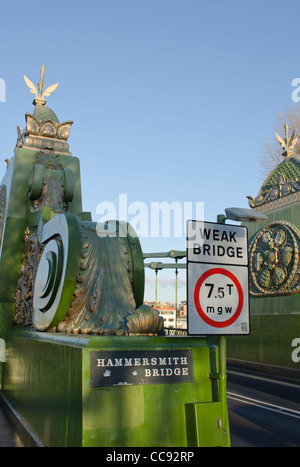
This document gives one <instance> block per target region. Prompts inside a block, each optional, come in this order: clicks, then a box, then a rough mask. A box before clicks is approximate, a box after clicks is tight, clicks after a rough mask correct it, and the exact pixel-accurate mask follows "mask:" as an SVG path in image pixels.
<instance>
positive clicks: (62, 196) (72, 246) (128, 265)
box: [0, 65, 163, 335]
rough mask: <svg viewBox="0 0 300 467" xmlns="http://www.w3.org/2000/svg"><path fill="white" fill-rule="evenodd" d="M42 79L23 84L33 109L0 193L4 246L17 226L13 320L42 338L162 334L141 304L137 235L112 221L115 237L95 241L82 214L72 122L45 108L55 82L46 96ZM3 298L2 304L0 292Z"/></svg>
mask: <svg viewBox="0 0 300 467" xmlns="http://www.w3.org/2000/svg"><path fill="white" fill-rule="evenodd" d="M44 75H45V67H44V65H42V67H41V75H40V80H39V81H38V85H37V87H36V86H35V85H34V84H33V83H32V82H31V81H30V80H29V79H28V78H27V77H24V78H25V81H26V84H27V85H28V86H29V88H30V90H31V92H32V93H33V94H35V99H34V101H33V104H34V106H35V110H34V114H33V115H31V114H28V113H27V114H26V128H25V130H24V131H23V132H22V130H21V129H20V127H19V128H18V141H17V145H16V148H15V155H14V157H13V158H12V159H11V160H10V161H9V162H10V163H9V164H8V168H7V175H6V177H5V178H4V181H3V182H2V185H1V186H0V204H1V206H0V224H1V225H0V240H1V231H2V230H3V235H2V237H3V242H5V243H9V242H10V243H11V244H12V245H13V241H12V239H13V238H15V237H16V231H14V232H13V231H12V229H10V221H9V218H10V216H12V217H14V216H15V217H17V218H19V217H20V218H21V219H22V222H21V223H20V225H19V226H18V235H19V238H18V241H17V242H16V243H15V245H14V246H12V247H13V248H14V250H15V251H16V252H17V254H18V260H17V261H16V262H15V263H14V269H13V271H14V273H13V274H12V275H13V277H12V288H13V287H15V290H16V292H15V318H14V321H15V323H16V324H18V325H21V326H34V327H35V328H36V329H37V330H39V331H46V330H52V331H56V332H65V333H73V334H78V333H82V334H100V335H102V334H106V335H107V334H108V335H128V334H159V333H161V331H162V327H163V318H161V317H160V316H159V313H158V311H157V310H154V309H152V308H150V307H147V306H144V305H143V298H144V262H143V253H142V250H141V246H140V243H139V240H138V238H137V236H136V234H135V232H133V229H132V228H131V227H130V226H129V225H128V224H124V223H118V222H117V223H116V231H115V235H111V234H110V233H108V234H107V235H99V226H98V225H97V223H96V222H92V220H91V216H90V213H82V208H81V190H80V186H81V184H80V173H79V161H78V159H76V158H74V157H70V156H71V153H70V152H69V147H68V144H67V143H66V141H67V139H68V137H69V132H70V127H71V124H72V123H73V122H71V121H68V122H64V123H60V122H59V120H58V118H57V116H56V115H55V113H54V112H53V111H52V110H51V109H49V108H48V107H47V106H46V105H45V104H46V101H45V99H44V98H45V97H46V96H49V95H50V93H51V92H53V91H54V90H55V89H56V87H57V86H58V83H57V84H55V85H52V86H50V87H48V88H46V90H44V87H45V80H44ZM16 184H17V190H14V189H13V186H15V185H16ZM7 192H9V199H7V200H6V196H5V194H6V193H7ZM5 203H8V205H9V206H13V205H14V204H15V206H17V205H18V210H19V213H18V212H17V211H15V212H8V211H6V215H5ZM5 222H6V226H5V229H4V225H5ZM14 228H15V225H14ZM100 230H101V229H100ZM102 231H103V232H105V226H102ZM103 232H102V233H103ZM21 238H22V239H23V241H22V243H21V242H20V239H21ZM21 251H22V255H20V252H21ZM3 256H4V255H2V256H1V258H0V272H1V271H2V272H4V276H5V271H7V268H8V265H7V264H5V263H4V260H3ZM16 268H18V271H16ZM10 273H12V271H10ZM7 280H8V279H4V280H3V282H2V286H5V282H7ZM1 298H3V299H4V298H5V299H7V297H2V296H1V292H0V300H1Z"/></svg>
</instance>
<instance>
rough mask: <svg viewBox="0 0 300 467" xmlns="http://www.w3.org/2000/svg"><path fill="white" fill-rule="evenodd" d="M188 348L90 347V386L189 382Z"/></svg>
mask: <svg viewBox="0 0 300 467" xmlns="http://www.w3.org/2000/svg"><path fill="white" fill-rule="evenodd" d="M193 381H194V369H193V354H192V351H191V350H146V351H142V350H136V351H127V350H126V351H103V350H97V351H91V352H90V386H92V387H101V386H119V385H126V384H129V385H132V384H166V383H192V382H193Z"/></svg>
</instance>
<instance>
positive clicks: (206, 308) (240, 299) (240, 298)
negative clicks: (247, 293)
mask: <svg viewBox="0 0 300 467" xmlns="http://www.w3.org/2000/svg"><path fill="white" fill-rule="evenodd" d="M218 276H221V280H220V278H219V277H218ZM222 276H224V277H222ZM224 278H225V279H226V280H225V282H224V280H222V279H224ZM219 284H223V285H219ZM226 295H228V297H230V304H231V305H233V306H226V305H224V302H223V299H224V298H225V299H226ZM201 296H202V297H203V299H201ZM235 296H236V297H235ZM194 303H195V306H196V309H197V311H198V313H199V316H200V317H201V318H202V319H203V321H205V323H207V324H208V325H210V326H213V327H215V328H224V327H227V326H230V325H231V324H233V323H234V322H235V321H236V320H237V319H238V317H239V316H240V314H241V311H242V308H243V303H244V294H243V289H242V287H241V284H240V283H239V281H238V279H237V278H236V277H235V276H234V275H233V274H232V273H231V272H230V271H228V270H226V269H223V268H213V269H209V270H208V271H206V272H205V273H204V274H202V276H201V277H200V278H199V279H198V281H197V283H196V287H195V291H194Z"/></svg>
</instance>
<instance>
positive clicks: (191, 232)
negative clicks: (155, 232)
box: [187, 221, 249, 335]
mask: <svg viewBox="0 0 300 467" xmlns="http://www.w3.org/2000/svg"><path fill="white" fill-rule="evenodd" d="M187 287H188V293H187V297H188V334H190V335H213V334H219V335H221V334H222V335H226V334H228V335H229V334H235V335H239V334H243V335H245V334H249V292H248V290H249V289H248V240H247V229H246V227H241V226H236V225H225V224H214V223H209V222H200V221H188V224H187Z"/></svg>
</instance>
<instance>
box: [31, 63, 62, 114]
mask: <svg viewBox="0 0 300 467" xmlns="http://www.w3.org/2000/svg"><path fill="white" fill-rule="evenodd" d="M44 76H45V65H42V66H41V70H40V79H39V81H38V82H37V88H36V86H35V85H34V84H33V83H32V82H31V81H30V79H29V78H27V76H25V75H24V80H25V83H26V84H27V86H28V87H29V89H30V92H31V93H32V94H35V99H34V101H33V105H45V104H46V100H45V97H48V96H50V94H51V92H53V91H55V89H56V88H57V86H58V85H59V83H56V84H52V85H51V86H49V87H48V88H47V89H45V91H44V87H45V84H46V81H44Z"/></svg>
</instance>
